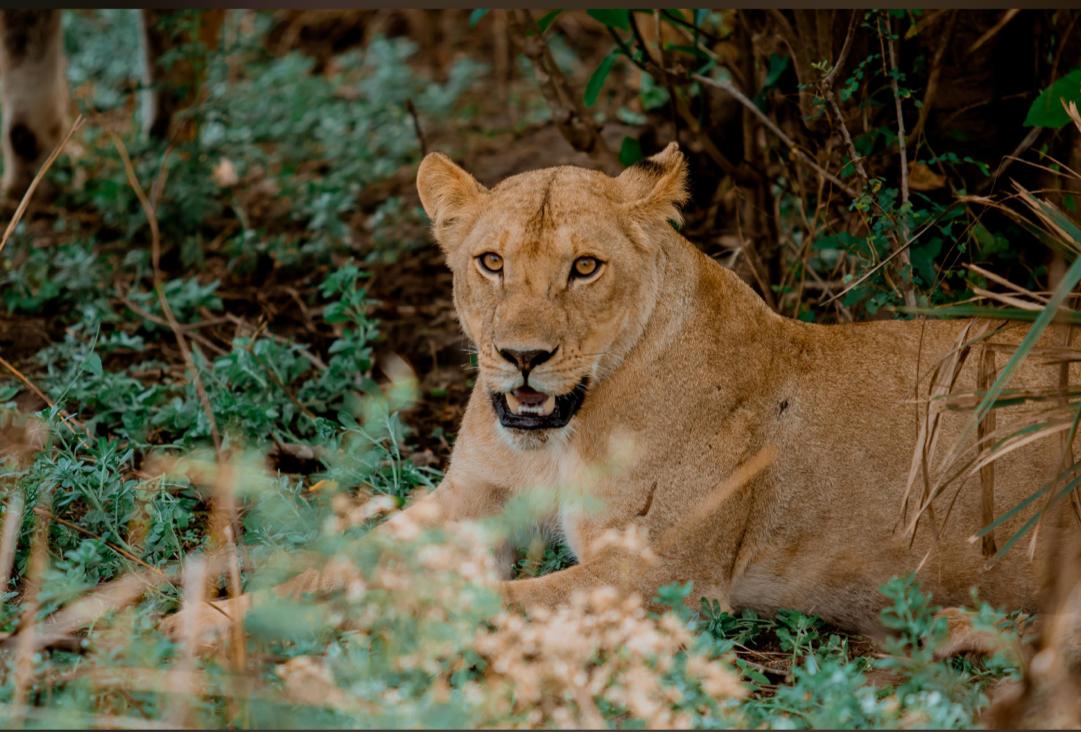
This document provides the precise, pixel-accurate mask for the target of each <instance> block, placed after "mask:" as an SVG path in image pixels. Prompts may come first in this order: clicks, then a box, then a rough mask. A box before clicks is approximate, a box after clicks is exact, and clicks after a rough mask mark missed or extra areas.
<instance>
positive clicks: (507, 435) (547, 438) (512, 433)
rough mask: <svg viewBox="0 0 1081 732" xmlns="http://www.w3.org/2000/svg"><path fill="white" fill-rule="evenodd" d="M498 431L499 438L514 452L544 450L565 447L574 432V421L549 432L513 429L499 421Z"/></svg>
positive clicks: (497, 423)
mask: <svg viewBox="0 0 1081 732" xmlns="http://www.w3.org/2000/svg"><path fill="white" fill-rule="evenodd" d="M495 424H496V427H495V428H496V431H497V432H498V433H499V437H500V438H501V439H502V440H503V442H505V443H506V444H507V445H508V446H509V447H510V448H511V449H514V450H523V451H524V450H542V449H544V448H546V447H552V446H559V445H565V444H567V442H569V441H570V438H571V434H572V433H573V432H574V427H573V424H574V422H573V420H572V422H571V424H568V425H565V426H563V427H557V428H553V429H548V430H519V429H514V428H513V427H504V426H503V425H502V424H500V423H499V420H498V419H497V420H496V421H495Z"/></svg>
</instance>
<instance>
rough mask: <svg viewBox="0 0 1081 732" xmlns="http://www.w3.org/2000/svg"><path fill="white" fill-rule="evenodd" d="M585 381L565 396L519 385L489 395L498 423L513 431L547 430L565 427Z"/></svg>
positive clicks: (579, 403) (583, 392)
mask: <svg viewBox="0 0 1081 732" xmlns="http://www.w3.org/2000/svg"><path fill="white" fill-rule="evenodd" d="M587 381H588V379H585V378H583V379H582V380H581V381H579V382H578V385H577V386H575V387H574V388H573V389H571V390H570V391H569V392H567V393H566V394H558V395H556V394H545V393H544V392H542V391H537V390H535V389H531V388H530V387H528V386H520V387H518V388H517V389H515V390H514V391H512V392H493V393H492V406H493V407H495V413H496V416H497V417H499V423H500V424H501V425H503V426H504V427H509V428H511V429H516V430H547V429H557V428H559V427H565V426H566V425H567V423H568V422H570V421H571V417H573V416H574V415H575V413H576V412H577V411H578V408H579V407H581V406H582V401H583V400H584V399H585V396H586V384H587Z"/></svg>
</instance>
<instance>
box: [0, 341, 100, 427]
mask: <svg viewBox="0 0 1081 732" xmlns="http://www.w3.org/2000/svg"><path fill="white" fill-rule="evenodd" d="M0 366H3V367H4V368H5V369H7V371H8V372H9V373H10V374H11V375H12V376H14V377H15V378H16V379H18V380H19V381H20V382H22V384H23V386H25V387H26V388H27V389H29V390H30V391H32V392H33V393H34V394H35V395H36V396H37V397H38V398H39V399H41V400H42V401H43V402H45V403H46V404H48V405H49V409H56V408H57V407H56V403H55V402H53V400H52V399H50V398H49V395H48V394H46V393H45V392H43V391H42V390H41V389H39V388H38V387H37V385H35V384H34V382H32V381H31V380H30V379H29V378H27V377H26V376H25V375H24V374H23V373H22V372H21V371H19V369H17V368H15V367H14V366H13V365H12V364H10V363H8V361H7V360H6V359H5V358H4V357H3V356H0ZM58 412H59V414H60V419H61V420H63V422H64V423H65V424H67V426H68V429H70V430H71V431H72V432H74V433H76V434H77V435H79V439H80V441H82V443H83V446H84V447H89V445H88V443H87V442H86V441H85V440H83V434H84V433H85V432H86V427H85V426H83V424H82V423H81V422H79V420H77V419H75V417H73V416H72V415H71V414H69V413H68V411H67V410H66V409H64V408H63V407H61V408H59V410H58Z"/></svg>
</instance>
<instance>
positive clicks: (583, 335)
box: [417, 145, 685, 447]
mask: <svg viewBox="0 0 1081 732" xmlns="http://www.w3.org/2000/svg"><path fill="white" fill-rule="evenodd" d="M684 179H685V171H684V166H683V161H682V156H681V155H680V153H679V151H678V149H676V148H675V146H674V145H673V146H669V148H668V149H666V150H665V151H664V152H663V153H661V154H660V155H658V156H655V157H654V158H651V159H649V160H648V161H644V163H642V164H639V165H638V166H634V167H632V168H630V169H628V170H627V171H625V172H624V173H623V174H622V175H620V176H619V177H618V178H610V177H608V176H606V175H604V174H602V173H598V172H595V171H590V170H585V169H582V168H574V167H560V168H549V169H546V170H539V171H534V172H530V173H524V174H522V175H517V176H514V177H512V178H508V179H507V180H505V181H503V182H502V183H500V184H499V185H497V186H496V187H494V188H493V189H491V190H487V189H485V188H483V187H482V186H481V185H480V184H479V183H477V182H476V181H475V180H474V179H473V178H472V177H471V176H470V175H469V174H468V173H466V172H465V171H464V170H462V169H461V168H458V167H457V166H455V165H454V164H453V163H452V162H451V161H450V160H449V159H447V158H446V157H444V156H442V155H438V154H433V155H429V156H428V157H427V158H425V160H424V162H423V163H422V164H421V168H420V171H419V172H418V176H417V185H418V189H419V191H420V196H421V201H422V203H423V205H424V208H425V210H426V211H427V212H428V215H429V217H430V218H431V219H432V221H433V223H434V230H435V234H436V238H437V239H438V241H439V243H440V245H441V246H442V247H443V249H444V251H445V252H446V255H447V263H448V265H449V266H450V268H451V270H452V271H453V272H454V299H455V305H456V307H457V310H458V315H459V317H460V319H461V322H462V326H463V328H464V330H465V332H466V335H467V336H468V337H469V338H470V339H471V340H472V341H473V343H474V344H475V345H476V348H477V362H478V366H479V369H480V379H481V383H482V384H483V387H484V388H485V389H487V391H488V393H489V395H490V397H491V400H492V407H493V415H494V417H495V418H496V419H498V421H499V423H500V425H502V427H503V429H504V430H505V434H506V435H507V436H508V437H509V438H510V439H511V441H512V443H513V444H515V445H517V446H519V447H535V446H539V445H541V444H544V442H546V440H547V438H548V437H549V436H550V435H552V434H557V433H558V432H559V431H560V430H563V429H564V428H566V427H567V426H568V425H569V424H570V423H571V422H572V420H573V419H574V416H575V414H576V413H577V412H578V409H579V408H580V407H581V406H582V404H583V402H584V401H585V399H587V398H588V393H589V389H590V388H591V387H592V386H595V385H596V384H597V383H598V382H599V381H601V380H602V379H604V378H606V377H607V376H608V375H610V374H611V373H612V372H613V371H614V370H615V369H617V368H618V367H619V365H620V363H621V362H622V361H623V359H624V357H625V356H626V354H627V353H628V352H629V351H630V350H631V348H633V347H634V345H635V343H636V342H637V341H638V339H639V338H640V337H641V334H642V331H643V329H644V328H645V325H646V323H647V322H648V320H649V317H650V315H651V313H652V311H653V306H654V304H655V303H656V300H657V298H658V297H659V296H660V292H659V285H660V279H661V277H660V267H661V266H662V264H663V251H662V248H661V247H660V246H658V245H656V244H653V243H651V237H650V236H649V234H650V231H651V229H653V228H654V227H656V226H667V223H666V219H668V218H673V217H675V216H677V215H678V214H677V213H676V210H675V208H674V205H675V204H676V203H677V202H679V201H680V200H682V197H683V187H684Z"/></svg>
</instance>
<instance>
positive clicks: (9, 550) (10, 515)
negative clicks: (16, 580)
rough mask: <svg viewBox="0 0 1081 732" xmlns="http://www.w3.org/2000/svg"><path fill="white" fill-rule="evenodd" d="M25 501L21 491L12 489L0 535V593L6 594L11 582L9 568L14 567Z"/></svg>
mask: <svg viewBox="0 0 1081 732" xmlns="http://www.w3.org/2000/svg"><path fill="white" fill-rule="evenodd" d="M25 500H26V499H25V497H24V496H23V492H22V491H21V490H19V489H18V488H14V489H12V491H11V494H10V497H9V498H8V503H7V508H6V510H5V511H4V528H3V531H2V533H0V593H3V592H7V590H8V582H10V581H11V568H12V567H13V566H14V565H15V548H16V546H17V545H18V543H19V528H20V527H21V526H22V521H23V506H24V503H25Z"/></svg>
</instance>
